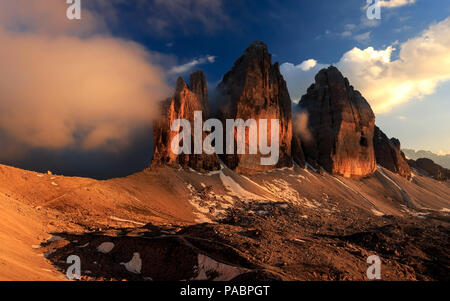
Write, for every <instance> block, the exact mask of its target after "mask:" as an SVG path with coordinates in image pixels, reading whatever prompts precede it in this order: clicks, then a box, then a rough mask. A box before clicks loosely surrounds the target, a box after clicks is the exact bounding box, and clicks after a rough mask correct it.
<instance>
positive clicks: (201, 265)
mask: <svg viewBox="0 0 450 301" xmlns="http://www.w3.org/2000/svg"><path fill="white" fill-rule="evenodd" d="M197 271H198V275H197V278H195V279H193V280H197V281H204V280H210V277H208V275H217V276H215V277H214V279H211V280H214V281H230V280H232V279H233V278H236V277H237V276H239V275H241V274H243V273H244V272H245V270H244V269H242V268H238V267H234V266H231V265H227V264H224V263H220V262H217V261H215V260H214V259H212V258H210V257H208V256H205V255H203V254H198V267H197Z"/></svg>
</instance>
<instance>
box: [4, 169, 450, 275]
mask: <svg viewBox="0 0 450 301" xmlns="http://www.w3.org/2000/svg"><path fill="white" fill-rule="evenodd" d="M449 196H450V185H449V183H448V182H447V183H442V182H437V181H434V180H432V179H429V178H426V177H423V176H420V175H415V176H414V178H413V179H412V180H411V181H408V180H406V179H403V178H401V177H399V176H397V175H394V174H391V173H389V172H388V171H386V170H384V169H381V170H379V172H377V173H376V174H375V175H374V176H372V177H368V178H365V179H344V178H340V177H333V176H331V175H328V174H326V173H323V172H316V171H313V170H307V169H300V168H294V169H284V170H279V171H274V172H268V173H265V174H260V175H255V176H252V177H246V176H241V175H236V174H234V173H232V172H231V171H229V170H227V169H223V170H222V171H220V172H217V173H211V174H206V175H205V174H203V175H202V174H198V173H196V172H193V171H189V170H175V169H156V170H146V171H144V172H142V173H139V174H136V175H132V176H130V177H127V178H123V179H112V180H108V181H96V180H92V179H83V178H68V177H62V176H55V175H51V174H38V173H34V172H28V171H23V170H19V169H14V168H11V167H6V166H0V212H1V213H0V214H1V218H0V238H1V241H2V244H1V245H0V280H65V279H67V278H66V277H65V274H66V271H67V268H68V267H69V264H67V258H68V257H69V256H70V255H77V256H78V257H79V258H80V260H81V274H82V277H81V280H86V281H89V280H140V281H141V280H144V281H145V280H308V281H309V280H327V281H335V280H367V277H366V271H367V268H368V267H369V264H368V263H367V262H366V261H367V258H368V257H369V256H370V255H378V256H379V257H380V258H381V261H382V266H381V269H382V279H383V280H446V281H448V280H449V275H450V274H449V265H450V261H449V256H448V252H447V250H448V249H449V230H450V228H449V218H450V217H449V210H448V208H449V207H450V204H449V203H450V201H449Z"/></svg>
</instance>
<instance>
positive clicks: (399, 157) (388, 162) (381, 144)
mask: <svg viewBox="0 0 450 301" xmlns="http://www.w3.org/2000/svg"><path fill="white" fill-rule="evenodd" d="M373 144H374V147H375V156H376V158H377V163H378V164H379V165H381V166H383V167H384V168H387V169H388V170H390V171H392V172H394V173H397V174H399V175H401V176H402V177H405V178H407V179H410V178H411V169H410V168H409V165H408V163H407V162H406V158H405V155H404V154H403V152H402V151H401V146H400V141H399V140H398V139H395V138H392V139H389V138H388V137H387V136H386V134H384V133H383V132H382V131H381V130H380V129H379V128H378V127H377V126H376V127H375V135H374V139H373Z"/></svg>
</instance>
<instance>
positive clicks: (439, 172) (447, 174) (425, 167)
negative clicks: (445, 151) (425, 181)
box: [408, 158, 450, 181]
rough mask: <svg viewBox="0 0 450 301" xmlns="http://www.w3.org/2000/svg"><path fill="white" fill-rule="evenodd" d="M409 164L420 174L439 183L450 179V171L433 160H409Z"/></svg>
mask: <svg viewBox="0 0 450 301" xmlns="http://www.w3.org/2000/svg"><path fill="white" fill-rule="evenodd" d="M408 164H409V165H410V166H411V167H412V168H415V169H416V170H418V171H419V172H421V173H423V174H425V175H427V176H430V177H433V178H435V179H436V180H438V181H446V180H448V179H450V170H448V169H445V168H443V167H442V166H440V165H438V164H436V163H434V162H433V160H430V159H427V158H420V159H417V160H415V161H414V160H408Z"/></svg>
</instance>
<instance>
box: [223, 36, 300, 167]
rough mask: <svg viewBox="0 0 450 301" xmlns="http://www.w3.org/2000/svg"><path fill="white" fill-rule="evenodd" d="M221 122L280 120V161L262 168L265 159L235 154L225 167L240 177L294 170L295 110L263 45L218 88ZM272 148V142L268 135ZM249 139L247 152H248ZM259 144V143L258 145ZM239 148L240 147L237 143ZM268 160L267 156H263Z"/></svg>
mask: <svg viewBox="0 0 450 301" xmlns="http://www.w3.org/2000/svg"><path fill="white" fill-rule="evenodd" d="M217 90H218V94H219V100H218V108H219V113H218V115H219V118H220V119H222V120H225V119H234V120H236V119H243V120H249V119H254V120H256V121H257V122H259V120H260V119H268V128H270V120H271V119H279V128H280V131H279V160H278V163H277V164H275V165H271V166H266V165H262V164H261V162H260V159H261V157H262V156H263V155H262V154H260V152H258V154H256V155H250V154H249V153H248V152H246V154H235V155H224V156H223V161H224V163H225V164H226V165H227V166H228V167H230V168H231V169H233V170H235V171H237V172H240V173H249V174H251V173H257V172H262V171H267V170H270V169H273V168H279V167H287V166H292V159H291V140H292V108H291V98H290V96H289V92H288V89H287V86H286V82H285V81H284V79H283V76H282V75H281V73H280V68H279V64H278V63H275V64H272V56H271V54H269V51H268V49H267V46H266V45H265V44H264V43H262V42H254V43H253V44H252V45H250V47H249V48H247V50H245V52H244V54H243V55H242V56H241V57H240V58H239V59H238V60H237V61H236V62H235V64H234V66H233V68H232V69H231V71H229V72H228V73H227V74H226V75H225V76H224V78H223V80H222V82H221V83H220V84H219V86H218V89H217ZM267 135H268V144H269V145H271V143H272V141H271V138H270V133H269V131H268V133H267ZM235 139H236V137H235ZM248 142H249V140H248V137H246V144H247V146H246V149H248ZM258 143H259V142H258ZM235 145H236V143H235ZM263 157H266V156H263Z"/></svg>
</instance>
